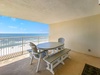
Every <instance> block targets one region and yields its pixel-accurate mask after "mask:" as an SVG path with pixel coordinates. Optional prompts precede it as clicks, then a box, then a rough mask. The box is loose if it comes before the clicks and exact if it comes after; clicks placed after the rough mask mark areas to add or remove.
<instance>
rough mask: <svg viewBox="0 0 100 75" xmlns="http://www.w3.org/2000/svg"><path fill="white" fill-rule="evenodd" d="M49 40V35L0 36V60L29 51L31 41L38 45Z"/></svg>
mask: <svg viewBox="0 0 100 75" xmlns="http://www.w3.org/2000/svg"><path fill="white" fill-rule="evenodd" d="M47 41H48V36H34V37H8V38H0V61H2V60H5V59H9V58H12V57H15V56H19V55H23V54H25V53H27V50H28V49H30V46H29V42H33V43H35V44H36V45H37V44H39V43H43V42H47Z"/></svg>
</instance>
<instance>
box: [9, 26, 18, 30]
mask: <svg viewBox="0 0 100 75" xmlns="http://www.w3.org/2000/svg"><path fill="white" fill-rule="evenodd" d="M8 27H9V28H11V29H17V27H16V26H8Z"/></svg>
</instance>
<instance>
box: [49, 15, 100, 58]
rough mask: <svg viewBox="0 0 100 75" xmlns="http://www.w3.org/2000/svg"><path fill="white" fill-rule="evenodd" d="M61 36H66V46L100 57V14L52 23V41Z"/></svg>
mask: <svg viewBox="0 0 100 75" xmlns="http://www.w3.org/2000/svg"><path fill="white" fill-rule="evenodd" d="M59 37H63V38H65V40H66V41H65V47H66V48H70V49H72V50H74V51H77V52H81V53H85V54H89V55H93V56H97V57H100V14H99V15H95V16H90V17H85V18H80V19H75V20H70V21H64V22H60V23H55V24H51V25H50V38H49V39H50V41H57V40H58V38H59ZM88 49H91V52H89V51H88Z"/></svg>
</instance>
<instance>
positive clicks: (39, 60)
mask: <svg viewBox="0 0 100 75" xmlns="http://www.w3.org/2000/svg"><path fill="white" fill-rule="evenodd" d="M40 62H41V54H40V56H39V59H38V64H37V69H36V72H38V71H39V67H40Z"/></svg>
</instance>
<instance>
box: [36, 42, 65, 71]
mask: <svg viewBox="0 0 100 75" xmlns="http://www.w3.org/2000/svg"><path fill="white" fill-rule="evenodd" d="M62 46H64V44H63V43H60V42H46V43H41V44H38V45H37V47H38V49H39V50H45V51H46V55H47V56H48V50H53V49H57V48H59V47H62ZM41 56H42V55H41V54H40V57H39V59H38V64H37V69H36V72H38V71H39V67H40V62H41V59H42V58H41Z"/></svg>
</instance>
